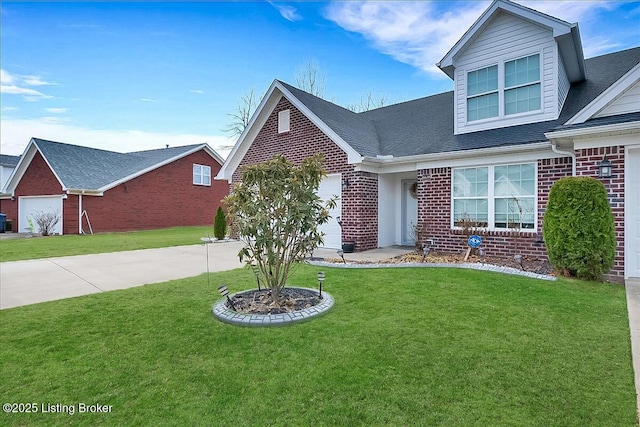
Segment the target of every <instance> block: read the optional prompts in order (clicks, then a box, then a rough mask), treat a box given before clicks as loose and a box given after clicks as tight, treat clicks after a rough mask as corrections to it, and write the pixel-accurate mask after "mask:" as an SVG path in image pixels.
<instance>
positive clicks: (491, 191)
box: [449, 162, 538, 234]
mask: <svg viewBox="0 0 640 427" xmlns="http://www.w3.org/2000/svg"><path fill="white" fill-rule="evenodd" d="M525 164H532V165H533V177H534V178H533V186H534V187H533V188H534V189H535V194H534V195H533V228H522V229H520V232H522V233H532V234H533V233H537V232H538V162H516V163H513V162H510V163H499V164H492V165H478V166H462V167H458V168H451V189H450V191H449V192H450V196H451V210H450V212H449V223H450V224H449V226H450V227H451V229H452V230H462V227H459V226H457V225H455V212H454V200H456V199H458V200H462V199H484V197H465V196H461V197H453V176H454V171H455V170H457V169H469V168H482V167H486V168H488V174H489V175H488V177H489V182H488V192H487V197H486V198H487V201H488V203H487V219H488V221H487V224H488V226H487V227H480V228H479V229H480V230H482V231H513V230H512V229H510V228H496V227H495V222H496V218H495V200H496V197H495V168H496V166H514V165H525ZM499 198H503V197H499Z"/></svg>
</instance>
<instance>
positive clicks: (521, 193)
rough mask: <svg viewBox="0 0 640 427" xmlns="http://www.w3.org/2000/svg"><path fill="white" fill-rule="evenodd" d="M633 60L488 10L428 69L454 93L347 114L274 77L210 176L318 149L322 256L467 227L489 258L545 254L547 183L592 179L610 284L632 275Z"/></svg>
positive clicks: (635, 242)
mask: <svg viewBox="0 0 640 427" xmlns="http://www.w3.org/2000/svg"><path fill="white" fill-rule="evenodd" d="M639 62H640V48H633V49H628V50H624V51H620V52H615V53H611V54H607V55H603V56H599V57H594V58H590V59H586V60H585V59H584V55H583V49H582V41H581V39H580V35H579V30H578V24H571V23H568V22H565V21H562V20H559V19H556V18H554V17H551V16H548V15H545V14H542V13H539V12H537V11H535V10H532V9H529V8H526V7H523V6H521V5H518V4H516V3H513V2H511V1H506V0H496V1H494V2H493V3H492V4H491V5H490V6H489V8H488V9H487V10H486V11H485V12H484V14H483V15H482V16H481V17H480V18H479V19H478V20H477V21H476V22H475V23H474V25H473V26H472V27H471V28H470V29H469V30H468V31H467V32H466V33H465V35H464V36H463V37H462V39H460V40H459V41H458V42H457V43H456V45H455V46H453V47H452V49H451V50H450V51H449V52H448V53H447V54H446V55H445V57H444V58H443V59H442V60H441V62H440V63H438V66H439V67H440V69H441V70H442V71H443V72H444V73H445V74H447V76H449V77H450V78H451V79H452V80H453V82H454V90H453V91H450V92H446V93H441V94H437V95H433V96H428V97H426V98H420V99H416V100H413V101H408V102H403V103H400V104H396V105H390V106H387V107H383V108H378V109H375V110H371V111H366V112H362V113H354V112H352V111H349V110H347V109H344V108H342V107H340V106H338V105H335V104H333V103H330V102H327V101H325V100H322V99H320V98H317V97H315V96H312V95H310V94H308V93H306V92H303V91H301V90H299V89H296V88H294V87H292V86H290V85H288V84H286V83H284V82H281V81H278V80H276V81H274V82H273V84H272V85H271V86H270V88H269V90H268V91H267V93H266V95H265V97H264V98H263V100H262V102H261V104H260V105H259V107H258V109H257V111H256V113H255V114H254V116H253V118H252V119H251V121H250V123H249V126H248V127H247V129H246V130H245V132H244V133H243V134H242V135H241V137H240V139H239V142H238V143H237V144H236V146H235V147H234V149H233V151H232V152H231V154H230V155H229V157H228V158H227V160H226V162H225V164H224V165H223V167H222V169H221V171H220V173H219V174H218V177H217V179H224V180H227V181H228V182H229V183H233V182H236V181H237V180H239V179H240V178H241V174H240V167H241V166H242V165H245V164H251V163H255V162H259V161H263V160H266V159H269V158H271V157H272V156H273V155H274V154H277V153H282V154H285V155H286V156H287V157H288V158H289V159H291V160H293V161H296V162H297V161H300V160H301V159H302V158H304V157H307V156H310V155H312V154H314V153H317V152H322V153H324V154H325V156H326V170H327V172H328V174H329V176H328V177H327V178H326V179H325V181H324V182H323V183H322V185H321V188H320V192H321V193H322V194H323V195H325V194H327V195H328V194H337V195H339V196H340V199H341V202H340V204H339V205H338V207H337V208H336V210H335V211H334V212H333V217H334V220H333V221H332V222H331V223H330V224H327V225H326V226H324V228H323V231H325V233H326V239H325V243H326V246H327V247H335V248H338V247H340V244H341V242H342V241H354V242H355V243H356V249H357V250H366V249H371V248H375V247H383V246H389V245H411V244H413V243H414V242H413V240H414V233H413V232H412V230H413V229H414V228H415V226H416V225H417V227H418V228H419V229H423V230H424V233H425V234H424V235H423V237H425V238H427V239H429V240H431V241H432V242H433V247H434V248H435V249H436V250H440V251H453V252H457V251H460V250H463V249H465V248H466V237H465V235H464V233H463V230H462V227H461V225H462V221H461V220H463V219H464V218H468V219H470V220H471V221H473V222H475V223H476V224H479V225H480V226H481V230H480V234H482V235H483V239H484V243H483V246H484V247H485V248H486V250H487V253H488V254H493V255H513V254H515V253H520V254H523V255H543V256H544V255H546V252H545V247H544V242H543V239H542V219H543V216H544V212H545V206H546V203H547V197H548V193H549V189H550V188H551V185H552V184H553V183H554V182H555V181H556V180H557V179H559V178H560V177H564V176H570V175H581V176H593V177H596V178H598V179H600V180H601V181H602V183H603V184H604V185H605V187H606V188H607V191H608V193H609V200H610V203H611V206H612V210H613V213H614V216H615V222H616V227H617V240H618V247H617V254H616V259H615V265H614V267H613V269H612V270H611V271H610V274H609V275H610V276H611V278H612V279H613V280H618V281H619V280H622V279H623V278H625V277H640V65H639ZM607 162H610V164H611V166H612V173H611V174H608V175H606V176H600V166H601V165H602V166H605V165H606V164H607ZM337 216H340V217H341V218H342V229H341V228H340V226H339V225H338V224H337V221H336V220H335V218H336V217H337ZM513 224H517V230H514V227H513ZM516 236H517V238H516Z"/></svg>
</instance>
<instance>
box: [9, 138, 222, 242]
mask: <svg viewBox="0 0 640 427" xmlns="http://www.w3.org/2000/svg"><path fill="white" fill-rule="evenodd" d="M222 162H223V161H222V159H221V158H220V157H219V156H218V154H217V153H216V152H215V151H214V150H212V149H211V147H209V146H208V145H207V144H201V145H190V146H185V147H171V148H163V149H158V150H148V151H138V152H133V153H117V152H113V151H105V150H98V149H94V148H88V147H81V146H77V145H71V144H63V143H59V142H52V141H45V140H42V139H37V138H33V139H31V141H30V142H29V144H28V145H27V147H26V149H25V151H24V154H23V155H22V156H21V158H20V161H19V162H18V164H17V165H16V167H15V170H14V172H13V174H12V175H11V177H9V180H8V182H7V184H6V186H5V187H4V189H3V194H2V195H1V196H0V211H1V212H2V213H5V214H6V215H7V220H10V221H12V223H13V229H14V231H18V232H26V231H29V218H33V215H34V214H36V213H37V212H58V213H59V214H60V215H61V219H62V220H61V221H60V223H59V224H58V225H57V227H56V228H55V229H54V232H55V233H58V234H79V233H82V232H85V233H88V232H89V223H90V225H91V229H92V230H93V232H96V233H97V232H107V231H130V230H143V229H154V228H163V227H171V226H179V225H207V224H213V219H214V216H215V213H216V210H217V209H218V206H219V205H220V203H221V199H222V198H223V197H224V196H226V195H227V194H228V185H226V184H225V183H222V182H219V181H214V180H213V177H214V176H215V175H216V174H217V173H218V172H219V171H220V167H221V165H222Z"/></svg>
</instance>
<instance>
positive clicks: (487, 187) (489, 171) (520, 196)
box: [452, 163, 536, 230]
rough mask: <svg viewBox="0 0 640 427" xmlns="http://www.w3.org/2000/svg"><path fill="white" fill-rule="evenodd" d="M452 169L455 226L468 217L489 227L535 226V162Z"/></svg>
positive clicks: (482, 225) (474, 224)
mask: <svg viewBox="0 0 640 427" xmlns="http://www.w3.org/2000/svg"><path fill="white" fill-rule="evenodd" d="M452 173H453V185H452V200H453V203H452V205H453V206H452V215H453V221H452V223H453V225H454V226H457V227H460V226H462V225H463V224H464V222H465V221H469V222H470V224H471V225H473V226H475V227H483V228H488V229H490V230H493V229H497V230H506V229H530V230H533V229H534V228H535V224H536V214H535V197H536V180H535V176H536V167H535V164H534V163H525V164H517V165H503V166H487V167H478V168H464V169H454V170H453V172H452Z"/></svg>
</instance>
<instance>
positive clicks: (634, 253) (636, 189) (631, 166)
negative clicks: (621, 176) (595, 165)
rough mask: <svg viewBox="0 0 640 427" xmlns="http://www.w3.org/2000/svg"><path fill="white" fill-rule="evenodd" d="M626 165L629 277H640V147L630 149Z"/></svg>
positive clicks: (627, 271) (627, 265) (626, 258)
mask: <svg viewBox="0 0 640 427" xmlns="http://www.w3.org/2000/svg"><path fill="white" fill-rule="evenodd" d="M628 153H629V154H628V156H627V161H626V166H625V171H626V175H627V182H626V186H625V188H626V190H625V209H626V218H625V219H626V221H625V222H626V226H625V228H626V230H625V233H624V235H625V238H626V252H627V255H626V257H625V265H626V275H627V276H628V277H640V168H639V167H638V165H640V149H636V150H629V152H628Z"/></svg>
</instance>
